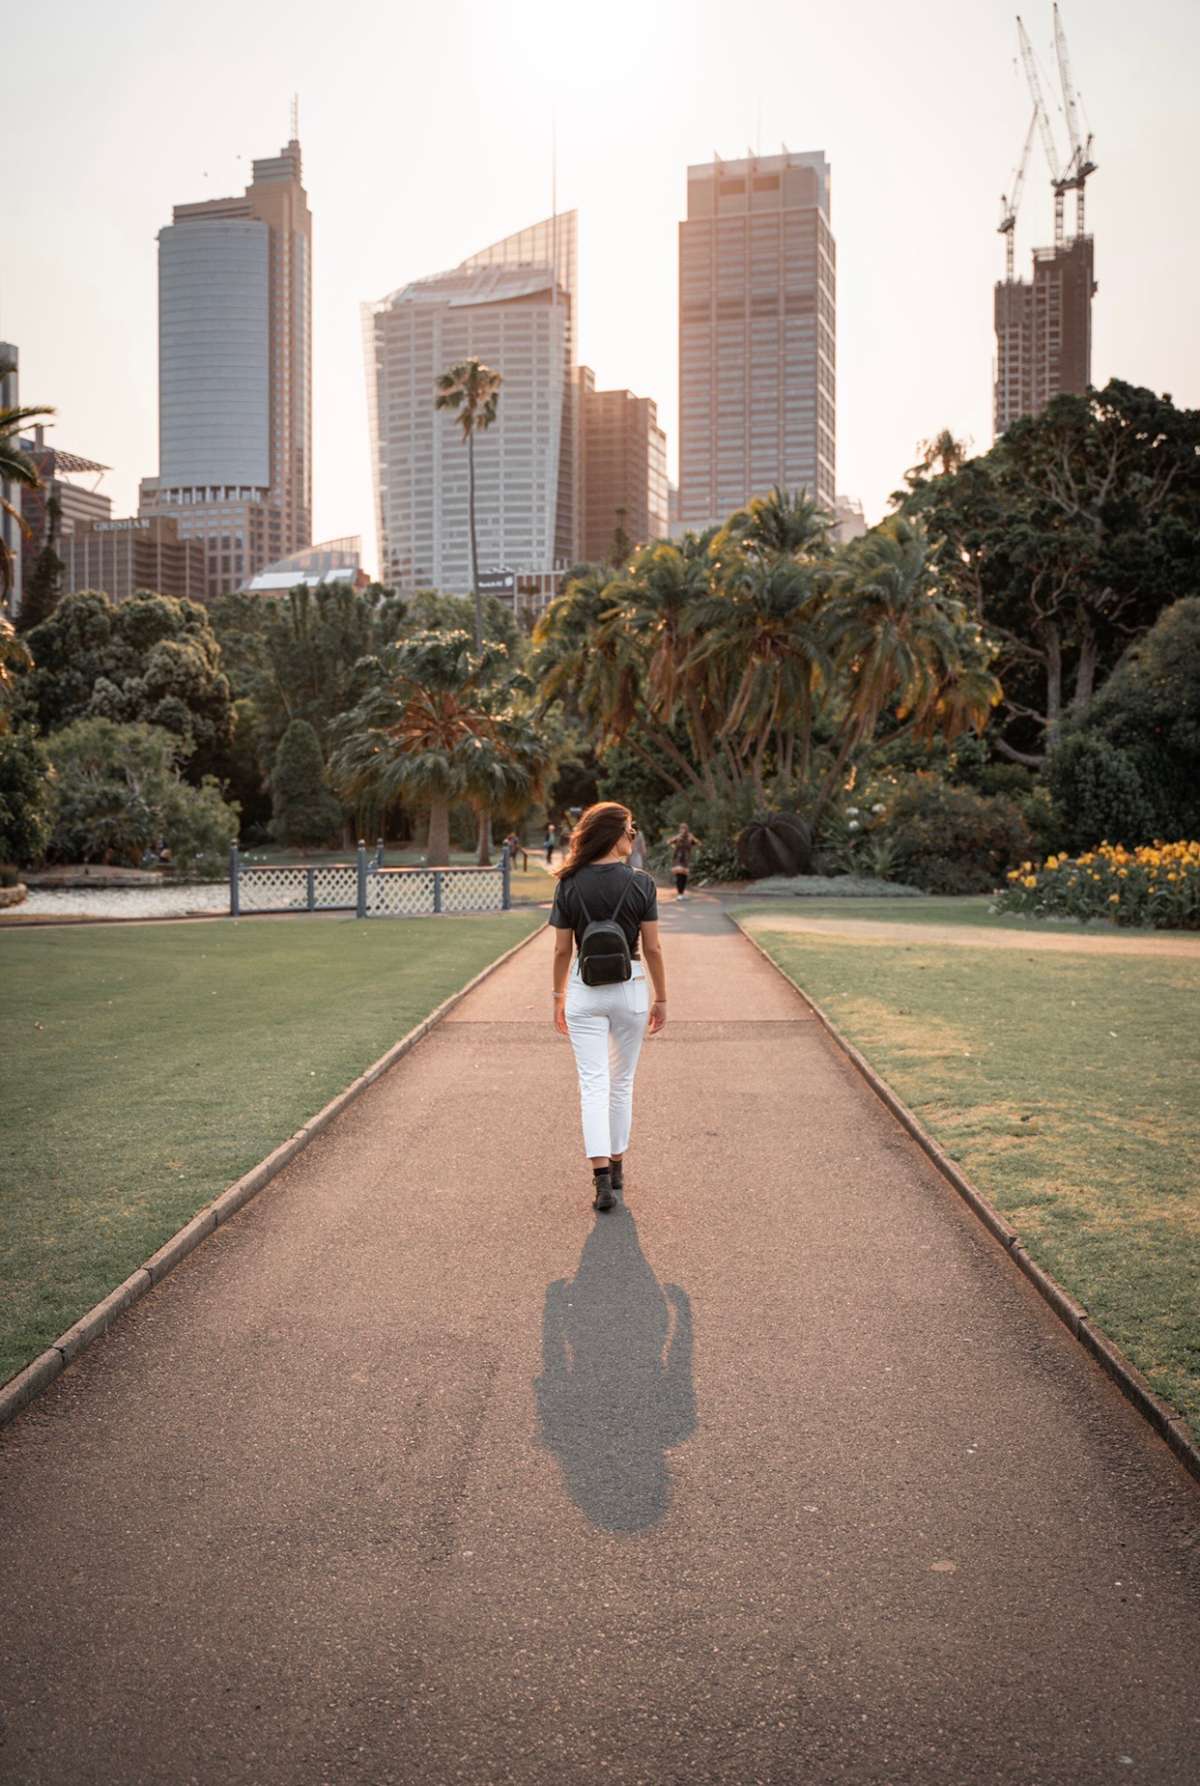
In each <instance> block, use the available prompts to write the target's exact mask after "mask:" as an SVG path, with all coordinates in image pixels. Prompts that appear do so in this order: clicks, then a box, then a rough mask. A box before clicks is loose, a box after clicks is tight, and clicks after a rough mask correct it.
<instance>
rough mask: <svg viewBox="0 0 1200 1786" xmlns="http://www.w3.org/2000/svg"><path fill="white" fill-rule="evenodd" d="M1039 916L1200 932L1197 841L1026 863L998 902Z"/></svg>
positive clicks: (1108, 848) (1110, 847) (1115, 847)
mask: <svg viewBox="0 0 1200 1786" xmlns="http://www.w3.org/2000/svg"><path fill="white" fill-rule="evenodd" d="M996 904H997V907H998V908H999V910H1000V911H1003V912H1024V913H1026V914H1027V915H1028V916H1030V917H1034V918H1081V919H1083V920H1085V921H1086V920H1087V919H1088V918H1111V919H1112V920H1113V922H1114V923H1116V924H1144V925H1152V926H1153V927H1154V928H1155V929H1156V930H1200V843H1162V842H1155V843H1153V844H1147V845H1146V846H1144V847H1143V848H1141V849H1136V850H1127V849H1125V848H1124V847H1123V846H1122V845H1121V844H1113V843H1102V844H1101V845H1100V846H1099V848H1097V849H1095V850H1089V851H1088V852H1087V853H1086V854H1085V855H1082V856H1076V857H1070V856H1047V858H1046V861H1045V863H1044V865H1043V866H1042V867H1041V868H1034V867H1033V865H1032V863H1030V862H1022V864H1021V866H1020V868H1014V869H1013V870H1012V871H1011V872H1010V874H1009V876H1008V886H1007V887H1006V888H1005V889H1004V890H1003V892H1001V893H1000V894H999V895H998V896H997V899H996Z"/></svg>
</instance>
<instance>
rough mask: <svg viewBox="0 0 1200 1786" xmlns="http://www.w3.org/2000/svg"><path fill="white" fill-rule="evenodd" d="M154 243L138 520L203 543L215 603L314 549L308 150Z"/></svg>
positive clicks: (189, 212) (257, 171)
mask: <svg viewBox="0 0 1200 1786" xmlns="http://www.w3.org/2000/svg"><path fill="white" fill-rule="evenodd" d="M253 175H254V177H253V181H252V183H251V184H250V185H249V186H248V187H247V188H246V191H245V193H244V195H243V196H242V197H241V198H218V199H206V200H204V201H202V202H200V203H198V204H188V205H176V206H175V208H174V211H173V213H172V219H173V220H172V222H171V223H170V224H168V225H167V227H166V228H165V229H162V230H160V231H159V236H158V283H159V317H158V343H159V353H158V366H159V419H158V433H159V468H158V476H157V477H156V478H145V479H143V481H142V488H141V501H140V512H141V513H142V514H143V515H156V514H167V515H170V516H172V517H174V518H175V519H176V520H177V521H178V524H179V531H180V534H181V536H184V537H190V538H199V539H202V540H203V541H204V543H205V549H206V556H207V589H208V594H209V595H210V596H215V595H220V594H222V593H223V592H224V591H226V590H230V589H239V588H241V587H242V586H243V585H244V584H245V583H246V582H248V581H249V579H250V577H251V576H253V575H254V573H255V572H256V571H257V570H259V569H261V567H262V566H263V565H264V564H266V563H268V562H269V561H270V560H272V559H276V558H282V557H283V556H284V555H285V554H287V553H289V552H294V551H297V550H299V549H300V548H301V547H304V546H307V545H308V544H309V543H310V542H311V540H312V218H311V215H310V213H309V209H308V199H307V196H306V194H305V191H304V186H303V184H302V170H301V161H300V144H299V143H298V142H297V141H296V140H295V138H294V137H293V140H292V141H291V142H289V143H288V145H287V147H286V148H285V149H283V150H282V151H281V153H280V154H279V155H277V156H272V157H270V158H268V159H266V160H261V161H255V162H254V164H253Z"/></svg>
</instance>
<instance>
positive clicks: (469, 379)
mask: <svg viewBox="0 0 1200 1786" xmlns="http://www.w3.org/2000/svg"><path fill="white" fill-rule="evenodd" d="M436 383H437V391H438V394H437V396H436V397H435V398H434V404H433V407H434V408H435V409H448V410H450V411H451V412H452V413H453V414H455V415H457V417H458V422H459V426H460V427H461V429H462V431H463V439H464V441H465V442H466V446H467V518H468V524H469V528H470V535H471V591H472V594H473V595H474V597H475V649H476V651H482V650H483V598H482V596H481V595H480V593H479V548H478V545H477V544H476V539H475V436H476V434H482V433H483V431H484V430H485V429H486V428H490V427H491V425H492V423H493V422H494V421H495V419H496V408H497V405H498V404H499V401H500V386H501V384H502V383H503V379H502V378H501V375H500V373H499V372H493V371H492V369H491V367H490V366H485V365H484V363H483V361H482V360H479V359H474V358H472V359H469V360H459V361H458V363H457V365H454V366H451V368H450V370H449V371H448V372H443V373H442V374H441V375H440V377H439V378H438V379H437V381H436Z"/></svg>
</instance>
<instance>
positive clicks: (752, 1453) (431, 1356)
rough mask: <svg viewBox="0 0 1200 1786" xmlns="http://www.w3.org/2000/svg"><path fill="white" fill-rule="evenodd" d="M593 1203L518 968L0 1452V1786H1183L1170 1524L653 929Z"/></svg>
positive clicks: (1188, 1530) (1183, 1689) (560, 1083)
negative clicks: (647, 1036) (609, 1189)
mask: <svg viewBox="0 0 1200 1786" xmlns="http://www.w3.org/2000/svg"><path fill="white" fill-rule="evenodd" d="M662 922H663V930H664V934H665V938H666V944H667V949H668V965H669V972H670V976H671V1006H672V1017H671V1023H670V1026H669V1027H668V1029H667V1030H666V1032H665V1033H664V1034H663V1035H662V1036H661V1037H658V1038H655V1039H654V1040H653V1041H651V1042H649V1043H648V1044H647V1045H646V1050H645V1056H644V1061H643V1065H642V1068H641V1072H640V1076H639V1081H638V1087H637V1111H636V1120H635V1129H634V1139H633V1143H632V1146H631V1149H630V1153H629V1164H628V1167H627V1173H628V1190H627V1194H626V1205H625V1207H624V1208H623V1209H621V1210H619V1211H617V1212H615V1213H614V1214H611V1215H608V1216H596V1215H594V1214H593V1212H592V1210H591V1208H590V1187H589V1184H588V1182H587V1172H586V1167H585V1166H584V1164H583V1161H582V1146H581V1141H580V1136H579V1133H578V1111H577V1095H576V1086H575V1076H574V1071H573V1066H572V1062H571V1058H570V1054H569V1050H568V1046H567V1044H566V1043H565V1042H564V1041H563V1040H562V1039H561V1038H558V1037H556V1036H555V1035H554V1033H553V1031H552V1029H551V1027H550V1024H549V1021H548V1007H549V996H548V989H549V980H550V953H551V941H550V938H549V936H548V935H547V936H544V937H542V938H541V939H540V940H539V941H538V942H536V943H534V944H532V945H531V946H530V947H529V948H528V949H526V950H524V951H523V952H522V953H521V954H519V955H517V956H516V957H515V958H514V959H513V960H512V961H511V962H510V963H508V964H507V965H506V966H505V967H504V968H503V969H502V970H500V972H499V973H498V974H497V975H496V976H494V977H493V978H492V979H491V980H490V981H489V982H488V983H487V984H485V985H484V986H483V987H481V988H480V989H479V991H477V992H476V993H474V994H472V995H471V997H470V998H469V999H468V1000H465V1001H464V1002H463V1003H462V1004H461V1005H460V1006H458V1007H457V1008H456V1010H455V1012H454V1013H453V1016H452V1018H451V1019H450V1020H449V1021H447V1022H445V1023H444V1024H443V1025H441V1026H440V1028H438V1029H437V1030H436V1031H435V1032H434V1033H433V1034H432V1035H431V1036H430V1037H429V1038H427V1039H426V1040H425V1041H424V1042H422V1043H421V1044H420V1045H419V1046H418V1047H417V1048H416V1049H414V1050H413V1052H412V1053H411V1054H409V1055H408V1056H406V1057H405V1058H404V1059H403V1060H402V1061H401V1062H400V1064H399V1065H398V1066H397V1067H396V1068H395V1069H394V1071H393V1072H391V1073H390V1074H389V1075H387V1076H386V1077H385V1078H384V1079H382V1080H381V1081H380V1082H379V1083H378V1084H377V1085H375V1086H374V1087H372V1089H371V1090H370V1091H369V1092H367V1093H366V1094H365V1095H364V1096H363V1097H362V1098H360V1099H359V1100H358V1102H356V1103H355V1104H354V1105H353V1106H352V1107H351V1108H350V1109H349V1110H347V1111H346V1112H345V1113H344V1114H343V1116H342V1117H341V1118H340V1119H339V1120H338V1121H337V1122H336V1123H334V1124H333V1125H332V1126H331V1127H330V1128H329V1129H328V1130H326V1131H325V1132H324V1133H322V1134H321V1135H320V1136H319V1137H318V1139H317V1140H316V1142H315V1143H314V1144H313V1145H312V1146H311V1147H310V1148H309V1149H308V1150H307V1151H306V1152H305V1153H304V1154H302V1155H301V1156H299V1157H298V1158H297V1159H296V1160H295V1161H294V1162H293V1163H292V1164H291V1165H290V1166H289V1167H288V1168H287V1169H286V1171H285V1172H284V1173H282V1174H281V1175H280V1177H279V1178H277V1179H276V1180H275V1181H274V1182H273V1183H272V1184H271V1185H270V1186H269V1187H268V1188H267V1189H266V1190H265V1191H264V1192H263V1193H262V1194H261V1196H259V1197H258V1198H257V1199H256V1200H255V1201H254V1202H253V1203H251V1204H250V1205H248V1207H247V1208H246V1209H244V1210H243V1211H242V1212H241V1213H240V1214H239V1215H238V1216H236V1217H235V1218H234V1219H233V1220H232V1221H230V1222H229V1224H228V1225H227V1226H225V1227H223V1228H221V1229H219V1230H218V1231H217V1233H216V1234H215V1235H214V1236H213V1237H212V1238H211V1239H210V1240H208V1241H206V1242H205V1244H204V1245H203V1246H202V1247H201V1248H200V1249H199V1250H198V1251H197V1252H195V1253H194V1254H192V1255H191V1256H190V1257H189V1258H188V1259H187V1260H186V1261H185V1262H184V1263H183V1265H182V1266H181V1267H180V1268H179V1269H178V1270H177V1271H176V1272H175V1273H174V1274H172V1275H171V1276H170V1277H169V1278H167V1279H166V1280H165V1281H164V1282H163V1283H162V1284H161V1285H159V1286H158V1288H157V1289H155V1290H154V1291H152V1292H151V1294H150V1295H149V1296H147V1297H146V1298H145V1299H144V1300H143V1301H142V1302H140V1303H139V1304H137V1305H136V1307H135V1308H133V1309H131V1310H129V1311H127V1313H126V1315H125V1316H123V1317H122V1318H121V1320H120V1321H119V1322H118V1324H117V1325H116V1327H115V1328H114V1329H113V1330H112V1331H111V1332H110V1333H109V1334H108V1335H106V1336H105V1338H104V1339H103V1340H102V1341H100V1342H99V1343H98V1344H97V1345H96V1346H95V1347H94V1348H93V1349H92V1350H91V1351H89V1352H87V1353H86V1354H84V1356H83V1357H82V1358H81V1359H80V1360H78V1361H77V1363H76V1364H75V1365H73V1366H72V1367H71V1368H70V1369H69V1370H68V1371H67V1372H66V1373H65V1375H64V1376H63V1377H61V1378H60V1379H59V1380H58V1381H57V1382H56V1383H54V1384H53V1385H52V1386H51V1388H50V1390H49V1391H48V1392H47V1393H46V1394H45V1395H44V1396H43V1397H41V1398H40V1399H39V1401H38V1402H36V1403H35V1404H34V1405H33V1406H32V1407H31V1408H29V1409H27V1410H26V1411H25V1412H24V1413H23V1414H22V1415H21V1416H20V1417H19V1418H18V1419H17V1420H16V1421H15V1422H14V1423H13V1425H12V1426H11V1427H9V1428H7V1429H6V1430H5V1432H4V1433H3V1434H0V1504H2V1505H3V1518H2V1519H0V1573H2V1576H3V1580H4V1583H5V1593H4V1599H5V1607H4V1616H3V1618H2V1619H0V1702H2V1703H0V1713H2V1720H3V1721H2V1723H0V1776H2V1777H3V1778H4V1779H6V1780H7V1779H12V1780H14V1781H19V1782H20V1783H21V1786H50V1783H54V1786H68V1783H69V1786H111V1783H112V1782H114V1781H121V1782H123V1783H125V1782H128V1783H130V1786H135V1783H136V1786H143V1783H151V1782H153V1783H161V1786H183V1783H185V1782H192V1781H195V1782H202V1783H203V1786H388V1783H394V1786H411V1782H413V1781H417V1780H419V1781H422V1782H426V1783H427V1786H451V1783H452V1782H455V1783H457V1782H463V1783H466V1786H480V1783H483V1782H487V1783H488V1786H576V1783H578V1786H593V1783H594V1782H595V1781H597V1780H605V1781H608V1782H610V1783H611V1786H676V1783H679V1786H682V1783H683V1782H685V1781H686V1782H689V1783H691V1782H703V1783H704V1786H734V1783H736V1786H750V1783H755V1786H798V1783H799V1782H813V1783H814V1786H817V1783H819V1786H834V1783H837V1786H846V1783H850V1786H908V1783H910V1782H913V1783H915V1782H920V1786H964V1782H968V1781H969V1782H980V1783H981V1786H982V1783H983V1782H986V1783H987V1786H1032V1783H1033V1782H1036V1783H1037V1786H1099V1782H1102V1781H1109V1780H1114V1779H1131V1780H1137V1781H1139V1782H1141V1783H1142V1786H1183V1782H1184V1781H1185V1780H1187V1779H1189V1778H1190V1777H1191V1771H1192V1769H1193V1767H1194V1761H1195V1755H1196V1748H1197V1740H1198V1738H1200V1704H1198V1702H1197V1698H1196V1692H1195V1682H1196V1678H1197V1665H1198V1663H1200V1627H1198V1615H1197V1607H1198V1606H1200V1556H1198V1554H1197V1533H1198V1531H1200V1494H1198V1493H1197V1490H1196V1485H1195V1484H1194V1483H1193V1482H1192V1481H1191V1479H1190V1478H1188V1477H1187V1476H1185V1475H1184V1473H1183V1471H1182V1470H1181V1468H1180V1467H1179V1465H1178V1464H1177V1463H1176V1461H1175V1460H1174V1458H1173V1457H1172V1456H1171V1454H1170V1453H1169V1452H1168V1451H1167V1449H1166V1447H1165V1446H1164V1445H1163V1444H1162V1443H1161V1441H1159V1440H1158V1439H1157V1438H1156V1437H1155V1436H1154V1435H1153V1434H1152V1433H1151V1432H1150V1431H1149V1430H1148V1429H1147V1428H1146V1426H1145V1425H1144V1424H1143V1422H1142V1421H1141V1420H1140V1419H1139V1418H1138V1417H1137V1416H1136V1415H1135V1414H1134V1413H1133V1411H1132V1410H1131V1409H1130V1408H1129V1407H1128V1405H1127V1404H1126V1403H1125V1402H1124V1401H1123V1400H1122V1398H1121V1397H1120V1395H1119V1394H1118V1392H1117V1391H1116V1390H1115V1389H1114V1388H1113V1387H1112V1385H1111V1384H1110V1383H1109V1382H1108V1380H1107V1379H1106V1378H1105V1377H1104V1376H1103V1375H1102V1374H1101V1372H1100V1371H1099V1370H1098V1369H1097V1368H1096V1366H1094V1365H1093V1364H1092V1363H1091V1362H1090V1361H1089V1359H1088V1358H1087V1357H1086V1355H1085V1354H1084V1353H1083V1352H1082V1350H1081V1349H1080V1348H1079V1347H1078V1345H1077V1344H1076V1343H1075V1342H1074V1341H1073V1340H1072V1339H1071V1338H1070V1336H1069V1335H1068V1334H1067V1333H1066V1331H1065V1330H1064V1329H1063V1328H1062V1327H1061V1326H1060V1325H1059V1324H1058V1322H1057V1321H1056V1320H1055V1319H1054V1317H1053V1316H1052V1315H1051V1314H1050V1312H1049V1310H1048V1309H1047V1308H1046V1307H1045V1305H1044V1304H1043V1303H1042V1302H1041V1301H1040V1299H1039V1298H1038V1297H1037V1295H1036V1294H1035V1292H1034V1291H1033V1289H1032V1287H1031V1286H1030V1285H1028V1284H1027V1283H1026V1281H1025V1280H1024V1279H1023V1278H1022V1277H1021V1276H1020V1274H1019V1273H1018V1272H1017V1271H1016V1270H1015V1269H1014V1268H1013V1267H1012V1265H1011V1263H1010V1262H1009V1261H1008V1260H1007V1259H1006V1258H1005V1257H1004V1255H1003V1253H1002V1251H1001V1250H1000V1248H999V1247H998V1246H997V1245H996V1243H995V1242H993V1241H992V1240H991V1239H990V1238H989V1237H988V1235H987V1234H986V1233H985V1231H984V1230H983V1229H982V1228H981V1227H980V1226H979V1224H978V1223H977V1222H976V1221H975V1220H974V1218H972V1217H971V1215H970V1214H969V1212H968V1211H967V1210H966V1209H965V1208H964V1206H963V1205H962V1204H961V1203H960V1201H959V1200H958V1198H957V1197H956V1196H955V1195H954V1193H953V1192H952V1191H950V1190H949V1189H947V1188H946V1186H945V1185H944V1184H943V1183H942V1182H941V1181H940V1180H939V1179H937V1178H936V1177H935V1176H934V1174H933V1172H932V1168H931V1167H930V1166H929V1164H928V1162H927V1161H926V1160H925V1158H924V1156H923V1155H922V1154H921V1153H920V1152H919V1151H918V1150H917V1149H916V1148H915V1146H913V1144H912V1143H911V1142H910V1141H909V1140H908V1138H907V1136H905V1135H904V1134H903V1132H902V1131H901V1130H900V1129H899V1128H898V1127H897V1126H896V1124H895V1123H894V1122H893V1120H892V1119H891V1118H890V1117H889V1115H888V1114H887V1112H886V1111H885V1110H884V1108H883V1107H882V1106H881V1105H880V1104H879V1102H878V1101H877V1100H876V1099H875V1098H874V1097H873V1096H872V1095H871V1093H870V1092H869V1091H868V1090H867V1088H866V1087H865V1086H864V1085H863V1083H862V1081H861V1080H860V1079H859V1078H858V1076H857V1075H856V1074H855V1073H854V1072H853V1071H852V1070H851V1069H850V1068H849V1067H848V1065H847V1064H846V1063H845V1061H844V1060H843V1059H842V1057H841V1056H840V1055H839V1054H838V1053H837V1052H836V1050H835V1049H834V1048H833V1046H832V1045H831V1043H830V1041H829V1039H828V1038H827V1036H826V1035H825V1033H824V1031H823V1030H822V1029H821V1027H820V1026H819V1025H818V1024H817V1023H816V1022H815V1020H814V1019H812V1018H811V1017H810V1016H809V1014H808V1012H807V1009H806V1007H805V1006H804V1005H803V1003H802V1001H801V1000H800V999H799V997H798V996H797V995H795V994H794V993H793V992H792V991H791V989H790V988H789V987H788V986H787V985H786V984H785V982H784V981H783V980H782V979H781V977H780V976H779V975H777V974H776V973H775V972H774V971H773V970H772V969H771V968H770V967H769V966H768V965H767V964H766V963H765V962H764V961H762V960H761V958H760V957H759V956H758V955H757V953H756V952H755V951H754V950H753V949H752V948H751V947H750V946H749V945H748V944H747V942H746V941H745V939H744V938H742V937H740V936H738V935H737V934H736V933H735V932H734V931H733V930H732V929H731V927H730V926H728V924H727V923H726V921H725V920H724V919H723V918H722V917H721V915H720V912H719V909H718V908H717V907H716V904H715V902H712V901H709V902H705V901H704V900H702V899H701V898H700V897H698V896H694V897H693V900H692V901H690V902H689V903H688V905H687V907H685V908H682V909H681V908H677V907H674V905H673V903H672V902H671V901H669V900H666V899H664V901H663V919H662Z"/></svg>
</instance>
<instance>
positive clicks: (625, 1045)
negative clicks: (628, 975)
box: [566, 961, 650, 1160]
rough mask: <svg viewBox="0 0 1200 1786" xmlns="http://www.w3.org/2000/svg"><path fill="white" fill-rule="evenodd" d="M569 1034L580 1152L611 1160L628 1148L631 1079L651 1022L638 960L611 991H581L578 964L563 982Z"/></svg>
mask: <svg viewBox="0 0 1200 1786" xmlns="http://www.w3.org/2000/svg"><path fill="white" fill-rule="evenodd" d="M566 1016H567V1029H568V1030H569V1032H570V1036H571V1046H572V1048H573V1049H574V1050H575V1065H576V1067H577V1068H578V1070H579V1108H580V1112H581V1114H582V1116H583V1151H584V1152H585V1153H586V1154H587V1156H588V1158H589V1160H595V1159H601V1158H603V1157H604V1155H605V1154H607V1155H608V1156H609V1158H610V1159H611V1157H612V1155H613V1154H615V1153H624V1152H625V1149H626V1147H627V1146H628V1145H629V1130H630V1125H631V1124H632V1122H633V1076H634V1074H635V1073H636V1072H637V1063H638V1055H639V1054H640V1053H641V1049H642V1038H643V1037H644V1036H645V1034H646V1024H647V1023H648V1021H649V1018H650V988H649V986H648V985H647V983H646V976H645V973H644V971H643V968H642V964H641V962H640V961H635V962H634V963H633V978H632V979H631V980H619V981H618V982H617V984H616V985H615V986H585V985H584V983H583V981H582V980H581V979H580V977H579V967H578V963H577V962H576V963H573V964H572V967H571V977H570V979H569V980H568V981H567V1003H566Z"/></svg>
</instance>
